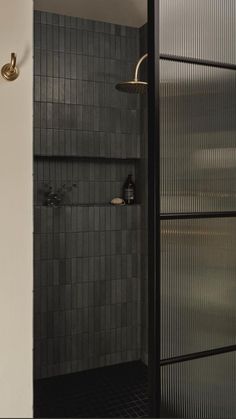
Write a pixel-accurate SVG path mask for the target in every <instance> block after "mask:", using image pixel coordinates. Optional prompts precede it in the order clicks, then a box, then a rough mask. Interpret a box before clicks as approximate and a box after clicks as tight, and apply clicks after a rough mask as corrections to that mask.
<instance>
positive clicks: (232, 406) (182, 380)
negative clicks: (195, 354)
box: [161, 352, 236, 419]
mask: <svg viewBox="0 0 236 419" xmlns="http://www.w3.org/2000/svg"><path fill="white" fill-rule="evenodd" d="M235 361H236V357H235V352H232V353H228V354H223V355H217V356H213V357H208V358H202V359H198V360H194V361H190V362H183V363H179V364H174V365H170V366H166V367H162V368H161V381H162V409H161V410H162V416H161V417H168V418H170V417H178V418H198V419H200V418H209V419H212V418H215V419H218V418H219V419H223V418H225V419H226V418H227V419H228V418H235V413H236V397H235V395H236V385H235V379H236V376H235V368H236V362H235ZM163 412H164V414H165V416H163Z"/></svg>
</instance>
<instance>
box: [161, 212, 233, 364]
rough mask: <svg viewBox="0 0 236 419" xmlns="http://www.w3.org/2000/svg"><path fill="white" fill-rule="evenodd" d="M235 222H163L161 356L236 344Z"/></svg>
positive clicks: (211, 220)
mask: <svg viewBox="0 0 236 419" xmlns="http://www.w3.org/2000/svg"><path fill="white" fill-rule="evenodd" d="M235 249H236V219H235V218H223V219H194V220H168V221H164V220H163V221H161V358H162V359H165V358H169V357H173V356H180V355H185V354H188V353H194V352H199V351H204V350H209V349H215V348H217V347H223V346H228V345H233V344H236V333H235V326H236V310H235V301H236V257H235V254H236V251H235Z"/></svg>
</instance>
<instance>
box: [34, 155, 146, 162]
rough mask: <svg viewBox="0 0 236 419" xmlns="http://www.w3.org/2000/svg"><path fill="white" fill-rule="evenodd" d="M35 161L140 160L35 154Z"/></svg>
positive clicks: (137, 158) (133, 158) (132, 159)
mask: <svg viewBox="0 0 236 419" xmlns="http://www.w3.org/2000/svg"><path fill="white" fill-rule="evenodd" d="M34 159H35V160H69V159H71V160H84V161H89V160H99V161H110V160H121V161H136V160H140V157H111V156H109V157H105V156H101V157H100V156H73V155H41V154H35V155H34Z"/></svg>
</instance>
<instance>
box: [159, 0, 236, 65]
mask: <svg viewBox="0 0 236 419" xmlns="http://www.w3.org/2000/svg"><path fill="white" fill-rule="evenodd" d="M235 17H236V2H235V0H160V51H161V53H164V54H174V55H183V56H189V57H194V58H202V59H207V60H213V61H222V62H226V63H236V49H235V39H236V25H235Z"/></svg>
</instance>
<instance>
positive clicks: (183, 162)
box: [160, 2, 236, 213]
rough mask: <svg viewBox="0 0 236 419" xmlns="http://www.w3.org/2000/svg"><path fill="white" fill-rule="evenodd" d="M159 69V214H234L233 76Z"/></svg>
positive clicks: (177, 66)
mask: <svg viewBox="0 0 236 419" xmlns="http://www.w3.org/2000/svg"><path fill="white" fill-rule="evenodd" d="M174 3H175V2H174ZM160 67H161V77H160V79H161V82H160V95H161V97H160V117H161V128H160V131H161V132H160V155H161V157H160V166H161V211H162V212H163V213H166V212H167V213H175V212H198V211H231V210H232V211H233V210H236V118H235V115H236V71H232V70H222V69H216V68H210V67H202V66H198V65H192V64H182V63H178V62H169V61H163V60H161V64H160Z"/></svg>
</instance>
